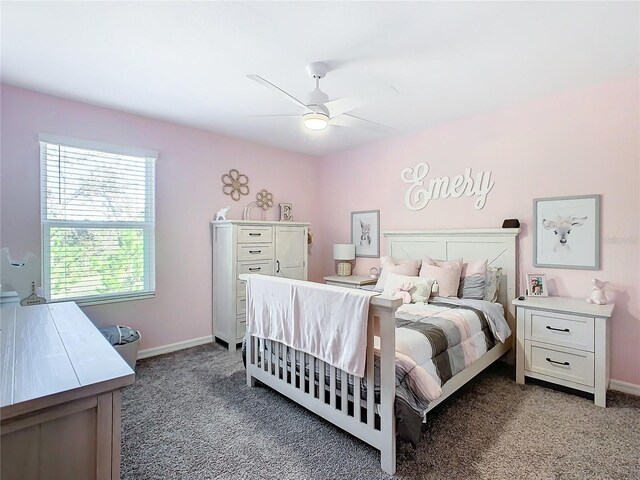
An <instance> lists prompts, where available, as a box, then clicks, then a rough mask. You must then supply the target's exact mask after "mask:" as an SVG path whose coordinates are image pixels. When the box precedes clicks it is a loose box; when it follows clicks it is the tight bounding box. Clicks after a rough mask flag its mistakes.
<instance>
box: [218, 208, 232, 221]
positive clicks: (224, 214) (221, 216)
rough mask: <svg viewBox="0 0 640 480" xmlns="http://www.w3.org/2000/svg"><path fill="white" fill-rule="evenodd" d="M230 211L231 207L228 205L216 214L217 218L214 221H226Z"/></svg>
mask: <svg viewBox="0 0 640 480" xmlns="http://www.w3.org/2000/svg"><path fill="white" fill-rule="evenodd" d="M228 211H229V205H227V206H226V207H224V208H221V209H220V210H218V211H217V212H216V218H214V220H215V221H217V220H226V219H227V212H228Z"/></svg>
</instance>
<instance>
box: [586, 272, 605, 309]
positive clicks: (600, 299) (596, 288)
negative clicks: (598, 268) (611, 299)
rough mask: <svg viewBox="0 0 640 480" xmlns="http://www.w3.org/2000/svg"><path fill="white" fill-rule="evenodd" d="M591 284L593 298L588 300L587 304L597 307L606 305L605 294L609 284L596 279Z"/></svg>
mask: <svg viewBox="0 0 640 480" xmlns="http://www.w3.org/2000/svg"><path fill="white" fill-rule="evenodd" d="M591 283H592V284H593V290H591V297H590V298H587V302H588V303H595V304H596V305H606V304H607V296H606V295H605V293H604V289H605V288H606V287H607V283H609V282H606V281H605V282H603V281H602V280H598V279H597V278H594V279H593V281H592V282H591Z"/></svg>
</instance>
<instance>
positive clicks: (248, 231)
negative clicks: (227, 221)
mask: <svg viewBox="0 0 640 480" xmlns="http://www.w3.org/2000/svg"><path fill="white" fill-rule="evenodd" d="M272 240H273V228H271V227H258V226H255V227H251V226H247V227H238V243H271V241H272Z"/></svg>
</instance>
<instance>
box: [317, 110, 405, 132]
mask: <svg viewBox="0 0 640 480" xmlns="http://www.w3.org/2000/svg"><path fill="white" fill-rule="evenodd" d="M329 125H337V126H339V127H351V128H365V129H367V130H373V131H375V132H382V133H392V132H395V131H396V130H395V129H394V128H391V127H388V126H387V125H382V124H381V123H377V122H372V121H371V120H366V119H364V118H360V117H356V116H354V115H349V114H348V113H343V114H342V115H340V116H338V117H334V118H332V119H331V120H330V121H329Z"/></svg>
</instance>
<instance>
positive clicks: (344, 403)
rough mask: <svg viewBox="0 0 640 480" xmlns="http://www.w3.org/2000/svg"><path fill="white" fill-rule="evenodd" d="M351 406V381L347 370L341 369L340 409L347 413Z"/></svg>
mask: <svg viewBox="0 0 640 480" xmlns="http://www.w3.org/2000/svg"><path fill="white" fill-rule="evenodd" d="M348 406H349V382H348V380H347V372H345V371H344V370H340V410H342V413H344V414H345V415H347V412H348V408H347V407H348Z"/></svg>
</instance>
